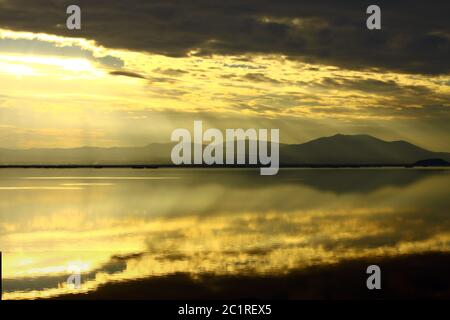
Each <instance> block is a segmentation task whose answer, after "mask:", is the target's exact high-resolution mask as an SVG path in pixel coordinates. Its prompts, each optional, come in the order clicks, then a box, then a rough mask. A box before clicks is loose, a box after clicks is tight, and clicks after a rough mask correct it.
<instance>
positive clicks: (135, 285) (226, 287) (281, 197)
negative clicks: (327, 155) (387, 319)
mask: <svg viewBox="0 0 450 320" xmlns="http://www.w3.org/2000/svg"><path fill="white" fill-rule="evenodd" d="M449 186H450V170H445V169H423V170H418V169H282V170H281V171H280V173H279V174H278V175H277V176H260V175H259V170H251V169H224V170H221V169H205V170H201V169H175V168H174V169H153V170H151V169H149V170H140V169H91V170H87V169H65V170H59V169H39V170H38V169H21V170H16V169H1V170H0V249H1V251H2V253H3V265H2V272H3V273H2V276H3V299H36V298H43V297H63V298H144V299H145V298H149V299H158V298H161V299H167V298H168V299H171V298H194V299H195V298H291V299H299V298H319V299H320V298H365V297H385V298H386V297H387V298H407V297H435V298H445V297H447V298H449V297H450V271H448V270H450V219H449V218H450V189H449ZM370 264H378V265H379V266H380V267H381V271H382V290H381V291H378V292H376V293H374V292H373V291H372V292H369V290H367V288H366V278H367V274H366V267H367V266H368V265H370ZM71 274H80V279H81V286H80V287H79V288H74V287H73V286H72V285H69V284H67V281H66V280H67V278H68V277H69V276H70V275H71Z"/></svg>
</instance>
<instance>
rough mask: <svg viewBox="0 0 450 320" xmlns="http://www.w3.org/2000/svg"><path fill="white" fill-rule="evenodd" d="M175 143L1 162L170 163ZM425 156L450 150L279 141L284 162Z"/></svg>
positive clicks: (15, 153) (36, 153) (4, 152)
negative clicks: (281, 142)
mask: <svg viewBox="0 0 450 320" xmlns="http://www.w3.org/2000/svg"><path fill="white" fill-rule="evenodd" d="M173 146H174V143H153V144H149V145H147V146H144V147H114V148H97V147H82V148H73V149H26V150H13V149H0V165H32V164H34V165H67V164H80V165H101V164H110V165H127V164H131V165H136V164H171V160H170V153H171V150H172V147H173ZM424 159H443V160H445V161H450V153H444V152H432V151H428V150H426V149H423V148H420V147H418V146H415V145H413V144H411V143H408V142H405V141H390V142H389V141H384V140H381V139H378V138H375V137H372V136H369V135H342V134H337V135H334V136H331V137H322V138H319V139H315V140H312V141H309V142H306V143H302V144H280V164H282V165H305V164H306V165H330V164H331V165H343V164H356V165H364V164H371V165H373V164H413V163H415V162H417V161H420V160H424Z"/></svg>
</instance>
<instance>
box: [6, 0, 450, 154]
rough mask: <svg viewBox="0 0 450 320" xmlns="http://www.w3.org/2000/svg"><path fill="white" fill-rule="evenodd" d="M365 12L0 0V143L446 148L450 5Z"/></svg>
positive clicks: (302, 5)
mask: <svg viewBox="0 0 450 320" xmlns="http://www.w3.org/2000/svg"><path fill="white" fill-rule="evenodd" d="M70 4H78V5H79V6H80V7H81V11H82V28H81V30H68V29H67V28H66V19H67V16H68V15H67V14H66V8H67V6H68V5H70ZM370 4H372V3H370V2H367V1H356V0H349V1H339V3H337V1H331V0H327V1H323V0H315V1H298V0H296V1H294V0H292V1H286V0H284V1H283V0H281V1H265V0H258V1H256V0H248V1H238V0H229V1H216V0H208V1H206V0H204V1H175V0H152V1H144V0H135V1H119V0H109V1H80V0H79V1H60V0H53V1H49V0H33V1H31V0H0V148H41V147H45V148H70V147H80V146H100V147H112V146H143V145H146V144H149V143H152V142H167V141H169V140H170V134H171V132H172V131H173V130H174V129H176V128H188V129H190V130H192V129H193V121H194V120H202V121H203V123H204V127H214V128H219V129H222V130H224V129H225V128H244V129H245V128H279V129H280V140H281V141H282V142H285V143H302V142H305V141H308V140H311V139H314V138H317V137H321V136H329V135H334V134H336V133H342V134H371V135H374V136H376V137H378V138H381V139H386V140H407V141H409V142H412V143H415V144H417V145H419V146H422V147H425V148H427V149H430V150H433V151H449V152H450V145H449V143H448V141H450V140H449V138H450V127H449V120H450V99H449V98H450V76H449V73H450V59H449V57H450V20H449V19H448V12H449V9H450V3H449V2H448V1H439V0H437V1H433V2H432V4H431V3H430V2H427V1H419V0H410V1H403V0H390V1H377V4H378V5H379V6H380V8H381V14H382V29H381V30H368V29H367V28H366V18H367V17H368V15H367V14H366V8H367V6H368V5H370Z"/></svg>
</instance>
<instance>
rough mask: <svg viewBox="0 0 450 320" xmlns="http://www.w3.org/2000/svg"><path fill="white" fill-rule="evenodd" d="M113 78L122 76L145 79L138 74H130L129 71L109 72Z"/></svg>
mask: <svg viewBox="0 0 450 320" xmlns="http://www.w3.org/2000/svg"><path fill="white" fill-rule="evenodd" d="M109 74H110V75H113V76H124V77H130V78H140V79H145V77H144V76H143V75H141V74H139V73H136V72H131V71H111V72H110V73H109Z"/></svg>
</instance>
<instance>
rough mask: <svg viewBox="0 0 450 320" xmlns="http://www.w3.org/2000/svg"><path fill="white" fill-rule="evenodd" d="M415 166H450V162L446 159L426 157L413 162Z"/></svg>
mask: <svg viewBox="0 0 450 320" xmlns="http://www.w3.org/2000/svg"><path fill="white" fill-rule="evenodd" d="M413 166H415V167H447V166H450V162H448V161H445V160H444V159H425V160H420V161H417V162H415V163H414V164H413Z"/></svg>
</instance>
